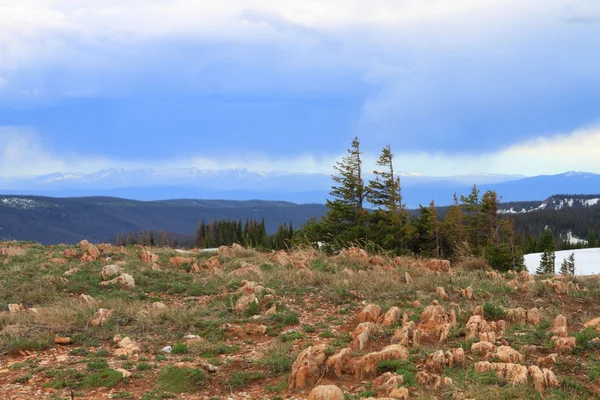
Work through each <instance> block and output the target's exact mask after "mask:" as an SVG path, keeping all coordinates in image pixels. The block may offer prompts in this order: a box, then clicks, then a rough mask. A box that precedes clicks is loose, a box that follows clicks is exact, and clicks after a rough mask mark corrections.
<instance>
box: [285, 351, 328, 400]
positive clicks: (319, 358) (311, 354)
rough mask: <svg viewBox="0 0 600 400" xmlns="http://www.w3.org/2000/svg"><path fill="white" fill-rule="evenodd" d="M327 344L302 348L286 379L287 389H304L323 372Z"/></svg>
mask: <svg viewBox="0 0 600 400" xmlns="http://www.w3.org/2000/svg"><path fill="white" fill-rule="evenodd" d="M326 348H327V345H325V344H320V345H317V346H310V347H308V348H306V349H304V350H303V351H302V352H301V353H300V354H299V355H298V357H297V358H296V361H294V364H293V365H292V372H291V373H290V377H289V379H288V389H289V390H292V389H304V388H306V387H307V386H311V385H314V384H315V383H316V382H317V381H318V380H319V378H320V377H321V375H322V373H323V368H324V366H325V359H326V358H327V356H326V355H325V349H326Z"/></svg>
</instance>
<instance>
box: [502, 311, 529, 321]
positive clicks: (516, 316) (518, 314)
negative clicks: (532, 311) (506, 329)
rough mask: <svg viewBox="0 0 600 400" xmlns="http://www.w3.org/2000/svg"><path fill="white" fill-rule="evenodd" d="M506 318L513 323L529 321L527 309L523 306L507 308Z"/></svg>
mask: <svg viewBox="0 0 600 400" xmlns="http://www.w3.org/2000/svg"><path fill="white" fill-rule="evenodd" d="M506 320H507V321H508V322H510V323H512V324H524V323H525V322H526V321H527V311H525V309H523V308H521V307H519V308H512V309H509V310H506Z"/></svg>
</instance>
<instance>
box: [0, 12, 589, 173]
mask: <svg viewBox="0 0 600 400" xmlns="http://www.w3.org/2000/svg"><path fill="white" fill-rule="evenodd" d="M598 65H600V2H598V1H597V0H544V1H540V0H527V1H523V0H486V1H482V0H428V1H422V0H402V1H399V0H370V1H368V2H367V1H363V0H318V1H316V0H315V1H312V0H302V1H300V0H243V1H242V0H228V1H222V0H220V1H213V0H203V1H197V0H128V1H121V0H119V1H117V0H86V1H81V0H0V176H4V177H10V176H18V175H26V174H31V175H35V174H45V173H52V172H58V171H60V172H93V171H96V170H99V169H103V168H158V169H169V168H185V167H197V168H211V169H224V168H239V167H242V168H247V169H249V170H260V171H289V172H330V171H331V169H332V167H333V165H334V163H335V161H336V160H339V158H340V157H341V156H342V155H343V154H344V153H345V151H346V149H347V148H348V147H349V144H350V142H351V140H352V138H353V137H354V136H358V137H359V138H360V140H361V146H362V149H363V151H364V158H365V160H366V164H367V165H372V164H374V162H375V160H376V158H377V156H378V154H379V152H380V150H381V148H382V147H383V146H385V145H386V144H390V145H391V147H392V149H393V151H394V153H395V154H396V165H397V169H399V170H402V171H405V172H412V173H419V174H425V175H436V176H447V175H458V174H466V173H475V172H485V173H503V174H522V175H538V174H550V173H561V172H565V171H568V170H580V171H588V172H596V173H600V68H598Z"/></svg>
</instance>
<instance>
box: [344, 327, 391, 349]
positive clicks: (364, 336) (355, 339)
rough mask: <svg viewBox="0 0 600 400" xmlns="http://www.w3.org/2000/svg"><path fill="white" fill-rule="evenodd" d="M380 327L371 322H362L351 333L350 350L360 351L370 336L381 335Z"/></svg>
mask: <svg viewBox="0 0 600 400" xmlns="http://www.w3.org/2000/svg"><path fill="white" fill-rule="evenodd" d="M382 332H383V330H382V329H381V327H380V326H379V325H377V324H375V323H373V322H363V323H361V324H359V325H358V326H357V327H356V329H355V330H354V332H352V334H351V336H352V348H354V349H358V350H362V349H363V348H364V347H365V345H366V344H367V343H368V342H369V339H370V338H371V336H374V335H376V334H377V333H382Z"/></svg>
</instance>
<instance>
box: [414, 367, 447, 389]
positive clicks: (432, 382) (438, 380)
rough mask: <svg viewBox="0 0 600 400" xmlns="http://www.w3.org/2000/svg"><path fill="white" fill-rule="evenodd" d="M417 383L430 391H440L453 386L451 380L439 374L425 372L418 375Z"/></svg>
mask: <svg viewBox="0 0 600 400" xmlns="http://www.w3.org/2000/svg"><path fill="white" fill-rule="evenodd" d="M417 383H418V384H419V385H421V386H423V387H425V388H427V389H429V390H438V389H440V388H442V387H445V386H452V384H453V382H452V379H451V378H448V377H445V376H444V377H442V376H440V375H437V374H430V373H428V372H425V371H420V372H418V373H417Z"/></svg>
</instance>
